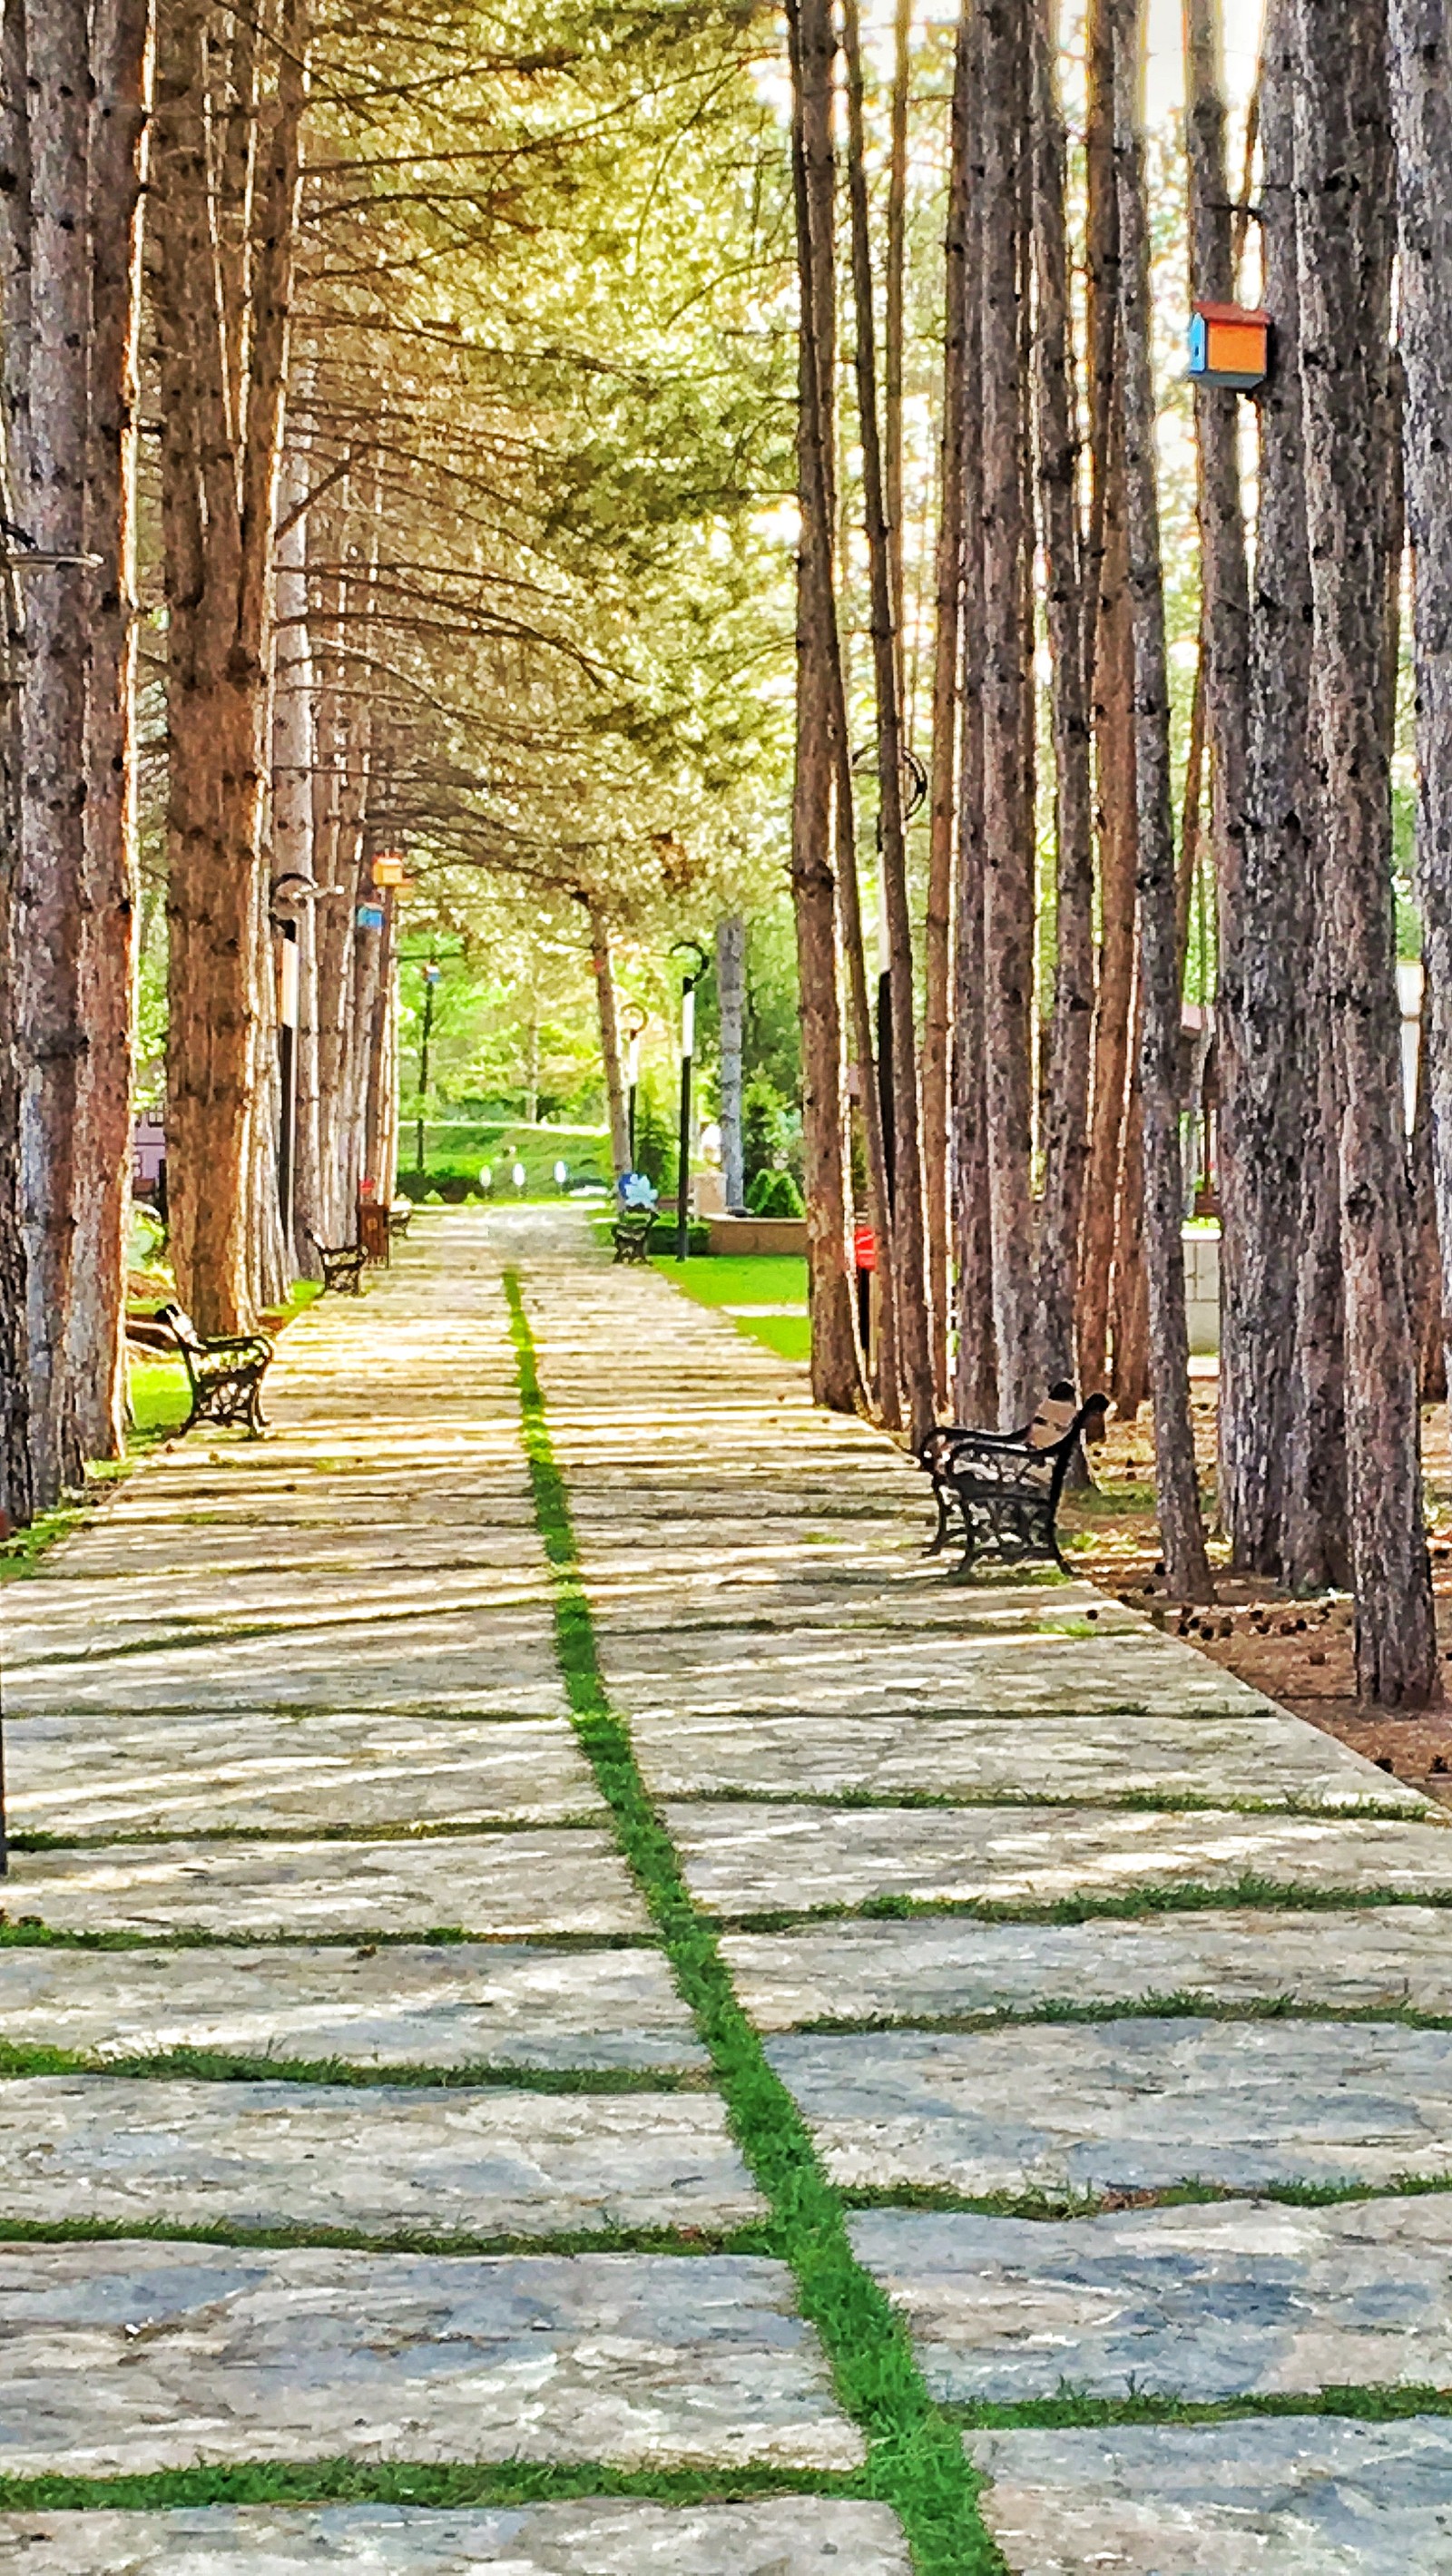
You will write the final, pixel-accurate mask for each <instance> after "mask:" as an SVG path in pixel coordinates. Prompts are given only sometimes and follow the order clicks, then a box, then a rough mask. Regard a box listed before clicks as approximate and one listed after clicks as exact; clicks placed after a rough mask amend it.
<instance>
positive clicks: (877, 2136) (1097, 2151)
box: [767, 2018, 1452, 2194]
mask: <svg viewBox="0 0 1452 2576" xmlns="http://www.w3.org/2000/svg"><path fill="white" fill-rule="evenodd" d="M767 2055H768V2056H769V2057H770V2059H771V2062H772V2064H773V2066H774V2067H775V2068H776V2071H777V2073H778V2074H779V2075H780V2076H781V2078H782V2080H783V2082H784V2083H785V2084H786V2085H788V2086H789V2088H790V2090H791V2091H792V2092H793V2093H794V2094H795V2096H796V2099H797V2101H798V2102H799V2103H800V2104H801V2107H802V2110H803V2112H804V2113H805V2115H806V2119H807V2122H808V2125H809V2126H810V2128H811V2130H812V2134H813V2136H814V2137H815V2138H816V2140H817V2143H818V2146H819V2148H820V2149H821V2151H822V2154H823V2156H824V2158H825V2160H826V2164H827V2168H828V2171H829V2172H830V2173H831V2175H832V2177H833V2180H834V2181H836V2182H839V2183H842V2184H844V2185H845V2186H848V2187H850V2188H853V2189H859V2190H860V2189H865V2188H868V2187H882V2186H888V2185H895V2184H902V2183H907V2184H912V2185H917V2184H929V2185H931V2184H940V2185H943V2186H946V2187H948V2188H951V2189H953V2190H956V2191H963V2192H974V2193H983V2192H996V2191H1007V2192H1030V2191H1042V2192H1054V2193H1066V2192H1069V2193H1076V2194H1078V2193H1085V2192H1095V2193H1098V2192H1122V2191H1169V2190H1172V2189H1173V2188H1174V2186H1175V2185H1176V2184H1177V2183H1186V2182H1202V2183H1214V2184H1216V2185H1217V2186H1218V2187H1220V2188H1221V2189H1222V2190H1227V2191H1253V2190H1257V2189H1259V2188H1261V2187H1262V2186H1264V2185H1267V2184H1271V2183H1276V2182H1317V2183H1387V2182H1391V2181H1394V2180H1396V2179H1398V2178H1399V2177H1400V2176H1402V2175H1417V2176H1421V2177H1430V2178H1438V2179H1439V2178H1442V2177H1445V2178H1446V2180H1447V2181H1448V2183H1449V2184H1452V2037H1449V2034H1448V2033H1447V2032H1445V2031H1440V2030H1409V2029H1406V2028H1405V2027H1403V2026H1402V2025H1400V2024H1398V2023H1395V2022H1334V2021H1287V2022H1274V2021H1253V2022H1228V2021H1191V2020H1170V2019H1165V2020H1156V2019H1153V2018H1144V2019H1141V2020H1134V2021H1115V2022H1097V2023H1090V2024H1082V2023H1080V2024H1073V2023H1070V2024H1067V2025H1065V2024H1060V2025H1057V2026H1056V2025H1054V2024H1052V2023H1042V2022H1040V2023H1032V2024H1030V2025H1028V2026H1027V2027H1025V2026H1023V2025H1019V2026H1018V2027H1016V2028H1014V2029H1011V2030H1002V2031H960V2032H942V2033H933V2032H924V2031H903V2030H894V2031H882V2032H879V2033H877V2034H876V2035H875V2036H871V2037H864V2036H861V2035H853V2036H850V2037H849V2036H846V2035H844V2036H842V2037H840V2038H831V2037H812V2038H806V2037H802V2038H783V2039H774V2040H772V2041H770V2042H769V2044H768V2048H767Z"/></svg>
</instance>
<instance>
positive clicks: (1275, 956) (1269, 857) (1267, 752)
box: [1216, 0, 1345, 1578]
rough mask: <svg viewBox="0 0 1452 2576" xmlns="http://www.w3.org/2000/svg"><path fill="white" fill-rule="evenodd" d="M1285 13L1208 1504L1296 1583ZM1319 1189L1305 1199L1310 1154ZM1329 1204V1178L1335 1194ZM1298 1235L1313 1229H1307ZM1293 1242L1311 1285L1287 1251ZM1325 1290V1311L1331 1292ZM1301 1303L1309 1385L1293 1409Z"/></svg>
mask: <svg viewBox="0 0 1452 2576" xmlns="http://www.w3.org/2000/svg"><path fill="white" fill-rule="evenodd" d="M1294 34H1295V30H1294V0H1271V7H1270V11H1269V14H1268V17H1267V21H1266V29H1265V38H1264V45H1263V51H1262V58H1261V82H1260V132H1261V153H1262V166H1263V173H1264V176H1263V182H1262V186H1261V190H1260V198H1261V206H1262V212H1261V222H1260V231H1261V255H1262V260H1263V265H1264V292H1265V297H1266V302H1267V305H1268V307H1269V309H1270V310H1271V311H1272V312H1273V313H1274V315H1275V347H1274V352H1273V364H1272V371H1271V375H1270V379H1269V381H1268V382H1267V384H1266V385H1265V386H1264V388H1263V389H1262V392H1261V394H1260V396H1259V399H1258V402H1257V406H1256V410H1257V419H1258V433H1259V473H1258V491H1259V505H1258V511H1257V524H1256V546H1255V589H1254V597H1253V600H1252V604H1251V618H1250V686H1249V703H1250V722H1249V729H1248V738H1247V746H1246V782H1247V786H1246V798H1245V817H1244V820H1245V832H1244V841H1243V847H1242V852H1241V866H1240V874H1239V878H1238V882H1237V884H1236V886H1235V888H1234V890H1233V895H1232V898H1231V899H1229V900H1227V899H1226V895H1225V893H1224V892H1222V898H1221V905H1220V923H1221V935H1220V986H1219V1000H1218V1004H1217V1013H1216V1017H1217V1028H1218V1035H1219V1062H1220V1087H1221V1117H1220V1139H1221V1191H1222V1198H1223V1200H1224V1202H1225V1211H1226V1212H1225V1226H1224V1232H1223V1235H1222V1257H1223V1260H1224V1267H1223V1269H1222V1274H1221V1327H1222V1347H1221V1364H1220V1387H1221V1415H1220V1477H1221V1509H1222V1512H1223V1515H1224V1518H1225V1521H1226V1523H1227V1526H1228V1529H1229V1534H1230V1541H1231V1550H1232V1561H1233V1563H1234V1564H1235V1565H1237V1566H1241V1567H1245V1568H1247V1569H1249V1570H1250V1571H1252V1572H1255V1573H1260V1574H1268V1575H1272V1576H1281V1577H1282V1578H1284V1577H1285V1574H1286V1570H1287V1567H1288V1565H1289V1562H1290V1557H1289V1555H1288V1541H1287V1532H1288V1526H1289V1516H1291V1515H1292V1509H1293V1507H1292V1499H1291V1488H1292V1484H1293V1483H1294V1484H1295V1486H1296V1489H1297V1490H1296V1499H1295V1503H1294V1512H1293V1517H1294V1521H1295V1527H1296V1531H1297V1533H1298V1535H1297V1539H1296V1543H1295V1549H1294V1556H1295V1561H1296V1563H1297V1565H1298V1567H1299V1568H1300V1569H1302V1570H1303V1571H1304V1569H1306V1568H1307V1567H1308V1566H1309V1565H1311V1563H1312V1562H1313V1560H1314V1561H1318V1562H1319V1561H1321V1560H1322V1559H1323V1558H1324V1557H1326V1556H1327V1555H1328V1554H1329V1556H1330V1558H1333V1559H1334V1560H1335V1561H1336V1562H1338V1563H1344V1528H1343V1527H1342V1526H1341V1511H1340V1509H1339V1507H1338V1506H1337V1504H1336V1501H1335V1498H1336V1497H1337V1496H1341V1497H1344V1493H1345V1470H1344V1462H1342V1463H1339V1464H1338V1465H1337V1466H1336V1468H1335V1469H1334V1471H1332V1470H1331V1469H1330V1465H1329V1461H1328V1457H1327V1454H1326V1438H1327V1435H1328V1428H1329V1429H1330V1430H1335V1428H1336V1427H1337V1426H1339V1425H1340V1423H1341V1421H1342V1419H1343V1412H1342V1404H1341V1398H1340V1394H1339V1391H1338V1392H1336V1393H1335V1394H1334V1395H1333V1394H1332V1392H1331V1388H1330V1382H1329V1378H1328V1377H1327V1374H1326V1372H1327V1371H1328V1370H1329V1369H1330V1368H1331V1366H1332V1365H1333V1362H1335V1363H1336V1364H1339V1355H1340V1351H1341V1321H1340V1294H1339V1288H1337V1289H1336V1290H1335V1292H1334V1294H1331V1292H1332V1273H1333V1272H1334V1269H1335V1266H1336V1254H1335V1241H1334V1229H1333V1232H1332V1237H1331V1238H1330V1239H1329V1240H1328V1239H1324V1229H1323V1228H1322V1226H1321V1225H1320V1222H1319V1220H1318V1217H1317V1212H1316V1209H1315V1206H1314V1196H1315V1187H1316V1186H1318V1185H1319V1178H1320V1176H1321V1175H1322V1172H1323V1163H1322V1158H1321V1156H1320V1154H1319V1151H1318V1150H1317V1149H1316V1148H1315V1146H1314V1143H1313V1136H1314V1130H1315V1127H1316V1123H1317V1120H1318V1118H1319V1116H1320V1074H1319V1066H1318V1053H1319V1048H1318V1037H1317V1020H1316V1014H1315V1012H1314V1011H1312V1010H1310V1009H1308V1007H1307V1003H1306V995H1307V993H1308V992H1309V991H1310V990H1311V989H1312V986H1313V980H1314V976H1315V947H1316V914H1317V911H1318V908H1319V907H1318V900H1317V896H1316V891H1315V883H1314V875H1315V870H1316V868H1317V866H1318V865H1319V858H1318V836H1317V827H1316V818H1315V802H1314V800H1315V782H1314V778H1313V775H1312V765H1311V757H1310V748H1309V743H1308V739H1307V725H1308V721H1309V707H1310V695H1311V618H1312V609H1311V562H1310V556H1309V554H1308V552H1307V546H1306V500H1305V461H1304V448H1303V437H1302V421H1301V363H1300V322H1299V296H1300V290H1299V285H1298V278H1297V264H1296V220H1295V202H1294V196H1293V184H1292V183H1293V151H1294V130H1293V129H1294V60H1293V47H1294ZM1308 1155H1309V1156H1310V1168H1311V1169H1312V1170H1313V1171H1314V1172H1315V1173H1316V1175H1317V1176H1318V1177H1317V1183H1316V1184H1314V1185H1312V1187H1311V1190H1310V1194H1309V1196H1308V1192H1307V1168H1308V1166H1307V1158H1308ZM1331 1187H1332V1193H1333V1200H1334V1190H1335V1184H1334V1181H1333V1182H1332V1184H1331ZM1306 1223H1309V1226H1310V1232H1309V1234H1305V1233H1304V1232H1303V1226H1304V1224H1306ZM1298 1243H1304V1251H1303V1253H1302V1255H1301V1262H1303V1263H1304V1267H1305V1278H1304V1281H1303V1282H1302V1283H1301V1285H1300V1286H1298V1268H1299V1267H1300V1266H1301V1265H1300V1263H1298V1260H1297V1259H1296V1258H1294V1257H1292V1255H1291V1251H1290V1247H1293V1246H1295V1245H1297V1244H1298ZM1328 1294H1330V1295H1331V1305H1330V1307H1329V1308H1328V1305H1327V1298H1328ZM1298 1303H1302V1304H1303V1305H1304V1322H1305V1328H1306V1331H1307V1332H1308V1334H1309V1335H1310V1344H1311V1349H1312V1352H1313V1354H1314V1356H1313V1358H1312V1359H1311V1361H1310V1363H1309V1365H1310V1366H1311V1368H1312V1372H1313V1375H1314V1377H1315V1380H1316V1385H1315V1388H1314V1391H1313V1392H1311V1393H1310V1395H1309V1399H1308V1401H1307V1402H1306V1403H1305V1405H1304V1406H1303V1405H1302V1388H1301V1384H1300V1381H1301V1377H1302V1367H1301V1362H1300V1360H1299V1359H1298V1357H1297V1351H1298V1331H1299V1328H1298V1325H1297V1310H1298ZM1318 1495H1324V1496H1325V1497H1326V1498H1327V1504H1328V1509H1329V1510H1330V1511H1331V1514H1332V1522H1331V1526H1330V1527H1329V1529H1328V1542H1329V1545H1328V1548H1327V1549H1323V1548H1322V1547H1321V1546H1320V1544H1319V1543H1318V1542H1317V1541H1316V1540H1315V1539H1314V1537H1313V1535H1312V1533H1313V1528H1314V1522H1315V1517H1316V1512H1317V1508H1318V1501H1317V1497H1318Z"/></svg>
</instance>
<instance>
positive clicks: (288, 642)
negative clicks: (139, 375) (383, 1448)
mask: <svg viewBox="0 0 1452 2576" xmlns="http://www.w3.org/2000/svg"><path fill="white" fill-rule="evenodd" d="M307 491H308V459H307V451H306V449H305V448H304V447H303V445H302V444H301V442H300V441H299V440H298V439H297V438H295V437H291V436H290V437H289V439H288V443H287V447H286V450H285V452H284V455H283V459H282V470H281V475H280V478H279V485H278V509H279V517H280V527H279V533H278V541H277V597H276V620H275V626H274V651H273V669H272V880H273V884H274V886H277V887H279V888H280V889H281V891H280V892H279V894H278V895H277V898H276V901H277V906H278V910H279V912H280V913H281V914H282V915H283V917H284V918H286V919H288V920H290V921H292V922H293V924H294V925H295V927H296V931H297V939H296V950H297V985H298V1015H297V1029H296V1033H295V1036H294V1040H293V1064H294V1077H293V1082H294V1097H293V1146H292V1211H293V1223H292V1241H291V1243H290V1244H289V1245H288V1247H287V1252H288V1259H289V1261H291V1262H292V1263H293V1264H294V1265H295V1267H296V1269H297V1270H299V1271H301V1272H302V1273H303V1274H304V1275H305V1276H306V1277H308V1278H316V1277H317V1276H318V1275H319V1269H320V1265H319V1263H318V1260H317V1255H316V1253H315V1252H314V1250H313V1247H312V1245H311V1243H310V1242H309V1240H308V1236H309V1232H310V1231H311V1232H313V1233H316V1234H319V1235H321V1237H322V1239H323V1241H324V1242H325V1243H330V1242H332V1241H333V1240H334V1238H333V1237H332V1236H331V1235H329V1234H328V1233H327V1231H326V1228H325V1223H324V1211H323V1208H322V1206H321V1203H320V1188H319V1168H318V1157H319V1124H318V1109H319V1103H318V955H317V939H318V915H317V900H318V899H317V895H316V893H315V892H310V891H309V889H312V888H315V887H316V884H317V877H316V872H315V868H314V815H313V778H314V772H315V770H316V768H317V740H316V673H315V670H314V664H313V648H312V636H311V631H310V628H309V623H308V568H307V559H308V527H307V518H308V514H307ZM293 880H301V882H300V883H295V882H292V881H293Z"/></svg>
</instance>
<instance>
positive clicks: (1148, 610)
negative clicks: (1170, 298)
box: [1114, 0, 1212, 1601]
mask: <svg viewBox="0 0 1452 2576" xmlns="http://www.w3.org/2000/svg"><path fill="white" fill-rule="evenodd" d="M1142 6H1143V0H1115V11H1114V160H1115V170H1116V175H1117V180H1118V199H1119V239H1120V300H1119V309H1120V322H1121V332H1122V347H1123V353H1124V380H1123V392H1124V462H1125V499H1126V505H1127V512H1128V539H1129V589H1130V601H1131V613H1132V624H1133V632H1134V700H1135V714H1136V724H1135V781H1136V793H1137V813H1138V822H1139V918H1140V933H1139V973H1140V1014H1141V1027H1140V1047H1139V1064H1140V1087H1141V1095H1142V1101H1143V1120H1144V1225H1145V1249H1146V1255H1147V1269H1148V1277H1149V1328H1150V1329H1149V1340H1150V1380H1151V1386H1152V1391H1153V1395H1154V1408H1155V1487H1156V1496H1157V1507H1158V1515H1159V1524H1160V1535H1161V1538H1162V1541H1163V1545H1164V1557H1165V1573H1166V1578H1167V1581H1168V1585H1169V1589H1170V1590H1171V1591H1172V1592H1175V1593H1178V1594H1179V1596H1180V1598H1181V1599H1182V1600H1185V1601H1208V1600H1209V1599H1210V1598H1211V1597H1212V1593H1211V1584H1210V1567H1209V1562H1208V1559H1207V1557H1206V1553H1205V1532H1204V1528H1203V1525H1202V1523H1201V1519H1200V1495H1199V1487H1198V1483H1197V1480H1196V1474H1195V1441H1194V1433H1193V1430H1192V1427H1191V1419H1190V1345H1189V1334H1188V1330H1187V1326H1186V1317H1185V1258H1184V1241H1183V1236H1182V1231H1181V1228H1182V1201H1183V1189H1184V1179H1183V1169H1182V1165H1181V1158H1180V1100H1179V1093H1180V1084H1179V1053H1180V958H1179V936H1178V923H1177V914H1176V902H1175V833H1174V822H1173V814H1172V805H1171V789H1170V701H1169V682H1168V671H1167V664H1166V658H1165V604H1164V587H1163V580H1162V575H1161V568H1160V528H1159V499H1158V493H1157V490H1156V482H1155V403H1154V378H1153V366H1152V358H1151V332H1152V327H1153V325H1152V306H1151V301H1150V250H1149V217H1148V209H1147V207H1146V204H1145V195H1144V166H1143V149H1142V145H1141V142H1140V136H1139V127H1138V120H1137V115H1136V108H1135V96H1136V87H1137V74H1138V64H1139V58H1140V47H1141V42H1142V17H1141V10H1142Z"/></svg>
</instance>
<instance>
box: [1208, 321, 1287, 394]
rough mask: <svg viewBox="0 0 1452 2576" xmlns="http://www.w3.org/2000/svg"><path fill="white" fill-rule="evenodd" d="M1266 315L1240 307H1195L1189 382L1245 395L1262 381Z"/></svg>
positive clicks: (1267, 333) (1267, 334)
mask: <svg viewBox="0 0 1452 2576" xmlns="http://www.w3.org/2000/svg"><path fill="white" fill-rule="evenodd" d="M1269 362H1270V315H1269V314H1268V313H1253V312H1251V311H1249V310H1248V309H1247V307H1246V306H1245V305H1243V304H1197V305H1196V307H1195V310H1194V313H1193V315H1192V317H1191V321H1190V380H1191V382H1192V384H1197V385H1233V386H1234V387H1235V388H1236V389H1237V391H1239V392H1240V393H1249V392H1251V391H1252V390H1253V388H1254V387H1255V386H1256V385H1259V384H1263V383H1264V382H1265V375H1266V368H1267V366H1268V365H1269Z"/></svg>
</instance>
